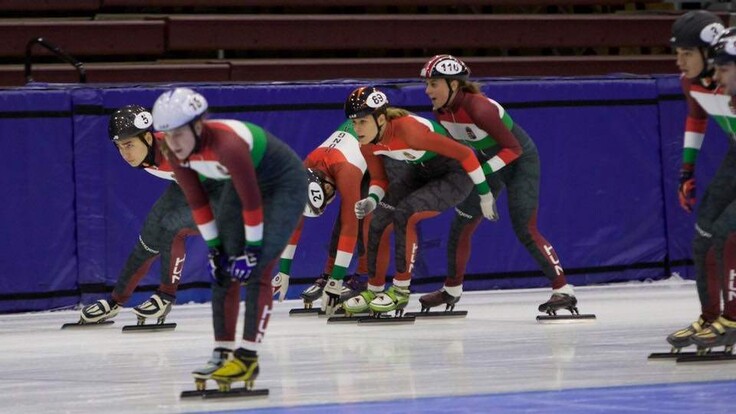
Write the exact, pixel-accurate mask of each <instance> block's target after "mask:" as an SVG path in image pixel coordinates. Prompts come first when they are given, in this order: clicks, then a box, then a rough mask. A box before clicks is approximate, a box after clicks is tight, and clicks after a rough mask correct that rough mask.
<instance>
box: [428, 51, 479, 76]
mask: <svg viewBox="0 0 736 414" xmlns="http://www.w3.org/2000/svg"><path fill="white" fill-rule="evenodd" d="M419 76H420V77H422V78H425V79H430V78H445V79H460V80H468V76H470V69H468V65H466V64H465V62H463V61H462V60H460V59H458V58H456V57H455V56H452V55H437V56H435V57H433V58H432V59H429V61H428V62H427V63H425V64H424V67H423V68H422V71H421V72H420V73H419Z"/></svg>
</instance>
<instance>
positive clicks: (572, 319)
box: [537, 314, 596, 323]
mask: <svg viewBox="0 0 736 414" xmlns="http://www.w3.org/2000/svg"><path fill="white" fill-rule="evenodd" d="M595 320H596V317H595V315H592V314H590V315H539V316H537V322H539V323H577V322H594V321H595Z"/></svg>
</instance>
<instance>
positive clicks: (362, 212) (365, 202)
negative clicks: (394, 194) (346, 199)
mask: <svg viewBox="0 0 736 414" xmlns="http://www.w3.org/2000/svg"><path fill="white" fill-rule="evenodd" d="M375 209H376V200H374V199H373V197H366V198H364V199H362V200H360V201H358V202H357V203H355V217H357V218H358V219H362V218H363V217H365V216H367V215H368V214H370V213H371V211H373V210H375Z"/></svg>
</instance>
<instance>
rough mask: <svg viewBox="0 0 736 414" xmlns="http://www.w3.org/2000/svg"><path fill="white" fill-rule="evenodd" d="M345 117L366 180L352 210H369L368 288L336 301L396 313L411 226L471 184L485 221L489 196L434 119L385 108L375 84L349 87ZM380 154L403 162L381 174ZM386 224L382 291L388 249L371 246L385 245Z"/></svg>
mask: <svg viewBox="0 0 736 414" xmlns="http://www.w3.org/2000/svg"><path fill="white" fill-rule="evenodd" d="M345 115H346V116H347V117H348V118H349V119H351V120H352V122H353V128H354V129H355V132H356V134H357V136H358V140H359V141H360V144H361V152H362V153H363V156H364V157H365V160H366V162H367V164H368V170H369V174H370V177H371V181H370V189H369V194H368V197H365V198H363V199H362V200H360V201H359V202H358V203H356V204H355V214H356V216H357V217H358V218H363V217H365V216H366V215H368V214H370V213H371V212H373V218H372V220H371V223H370V229H369V234H368V271H369V277H370V279H369V281H368V289H367V290H366V291H364V292H362V293H361V294H360V295H359V296H356V297H354V298H352V299H350V300H348V301H347V302H345V303H344V305H343V306H344V308H345V311H346V312H347V313H349V314H354V313H360V312H364V311H366V310H368V309H370V310H371V311H372V312H373V313H376V314H380V313H383V312H389V311H393V310H397V311H400V312H399V313H403V312H401V311H402V310H403V308H404V307H405V306H406V304H407V303H408V301H409V285H410V282H411V272H412V266H413V263H414V260H415V255H416V253H417V247H418V245H417V236H416V225H417V223H418V222H419V221H421V220H424V219H427V218H430V217H434V216H436V215H438V214H440V213H441V212H442V211H444V210H446V209H448V208H451V207H453V206H454V205H455V204H457V203H459V202H460V201H462V200H463V199H465V198H466V197H467V196H468V194H469V193H470V192H471V191H472V190H473V186H475V189H476V191H477V192H478V194H479V197H480V200H478V203H479V208H480V209H481V210H482V212H483V215H484V216H485V217H486V218H488V219H492V220H493V219H496V212H495V201H494V199H493V195H492V194H491V192H490V189H489V188H488V184H487V183H486V180H485V177H484V175H483V172H482V170H481V167H480V164H479V163H478V161H477V160H476V158H475V156H474V155H473V152H472V151H471V150H470V149H469V148H467V147H465V146H463V145H461V144H458V143H457V142H455V141H453V140H452V139H450V138H448V137H447V136H445V135H443V134H446V132H445V131H444V129H443V128H442V127H441V126H440V125H439V124H437V123H433V122H431V121H429V120H427V119H424V118H421V117H418V116H415V115H412V114H410V113H409V112H408V111H405V110H402V109H399V108H392V107H389V101H388V98H387V96H386V95H385V94H384V93H383V92H381V91H380V90H378V89H377V88H374V87H362V88H358V89H356V90H354V91H353V92H352V93H351V94H350V96H349V97H348V98H347V101H346V102H345ZM384 157H387V158H391V159H394V160H398V161H402V162H404V164H403V165H400V166H401V167H402V168H396V171H392V176H390V177H388V178H387V175H386V170H385V167H384V162H383V158H384ZM389 180H390V181H389ZM384 196H385V197H384ZM374 210H375V211H374ZM391 228H393V232H394V242H395V251H396V253H395V266H396V274H395V275H394V280H393V285H392V286H391V287H390V288H388V289H387V290H385V291H384V283H385V276H386V268H387V265H388V263H387V262H388V257H387V256H388V254H387V253H386V254H378V248H379V246H383V247H386V246H388V243H389V236H390V231H391ZM382 250H384V249H382ZM384 251H385V250H384Z"/></svg>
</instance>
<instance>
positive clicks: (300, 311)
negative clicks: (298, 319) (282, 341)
mask: <svg viewBox="0 0 736 414" xmlns="http://www.w3.org/2000/svg"><path fill="white" fill-rule="evenodd" d="M319 312H320V309H319V308H311V309H304V308H294V309H292V310H290V311H289V316H310V315H315V314H318V313H319Z"/></svg>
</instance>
